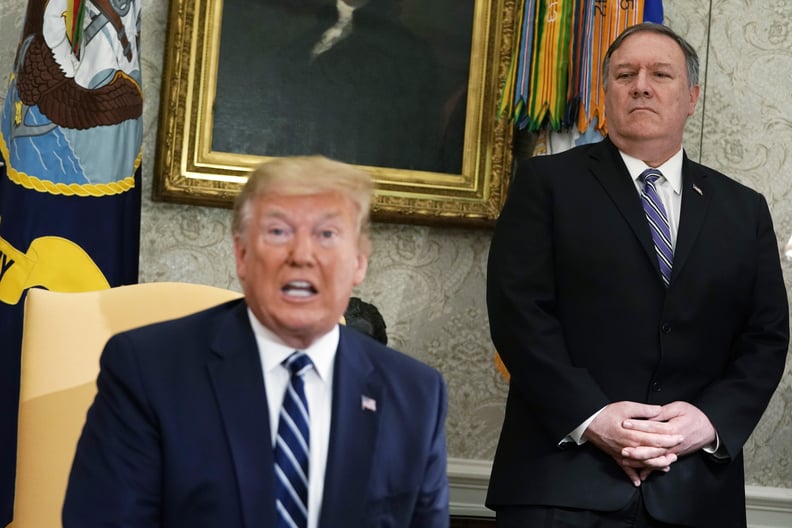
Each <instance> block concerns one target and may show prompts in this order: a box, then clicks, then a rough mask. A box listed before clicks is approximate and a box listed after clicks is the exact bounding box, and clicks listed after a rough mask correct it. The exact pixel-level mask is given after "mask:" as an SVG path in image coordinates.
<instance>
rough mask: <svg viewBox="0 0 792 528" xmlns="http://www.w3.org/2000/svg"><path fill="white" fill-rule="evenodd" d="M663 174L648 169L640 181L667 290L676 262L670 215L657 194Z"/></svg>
mask: <svg viewBox="0 0 792 528" xmlns="http://www.w3.org/2000/svg"><path fill="white" fill-rule="evenodd" d="M661 176H663V173H662V172H660V171H659V170H657V169H651V168H650V169H646V170H645V171H643V172H642V173H641V175H640V176H639V177H638V179H639V180H640V181H641V182H642V183H643V192H642V193H641V203H642V204H643V209H644V213H646V219H647V220H648V221H649V230H650V231H651V233H652V241H653V242H654V247H655V253H657V262H658V264H660V275H661V276H662V279H663V284H665V286H666V288H667V287H668V286H669V284H671V265H672V263H673V262H674V247H673V245H672V244H671V226H670V224H669V223H668V215H667V214H666V209H665V207H663V201H662V200H661V199H660V196H659V195H658V194H657V189H656V188H655V183H656V182H657V180H658V178H660V177H661Z"/></svg>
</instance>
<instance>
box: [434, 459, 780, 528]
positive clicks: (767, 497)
mask: <svg viewBox="0 0 792 528" xmlns="http://www.w3.org/2000/svg"><path fill="white" fill-rule="evenodd" d="M491 468H492V463H491V462H489V461H487V460H472V459H465V458H449V459H448V481H449V485H450V488H451V489H450V508H451V514H452V515H459V516H467V517H494V516H495V514H494V513H493V512H492V510H489V509H487V508H486V507H485V506H484V498H485V497H486V495H487V485H488V483H489V475H490V469H491ZM745 504H746V509H747V512H748V526H749V527H750V528H785V527H789V526H792V489H789V488H770V487H764V486H746V487H745Z"/></svg>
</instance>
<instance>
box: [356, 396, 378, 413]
mask: <svg viewBox="0 0 792 528" xmlns="http://www.w3.org/2000/svg"><path fill="white" fill-rule="evenodd" d="M360 409H361V410H363V411H371V412H377V400H375V399H374V398H372V397H371V396H366V395H365V394H364V395H362V396H361V397H360Z"/></svg>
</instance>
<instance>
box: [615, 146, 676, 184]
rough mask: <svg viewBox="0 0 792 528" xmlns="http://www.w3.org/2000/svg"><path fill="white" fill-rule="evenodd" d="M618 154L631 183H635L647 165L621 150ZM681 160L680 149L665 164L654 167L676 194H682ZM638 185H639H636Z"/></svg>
mask: <svg viewBox="0 0 792 528" xmlns="http://www.w3.org/2000/svg"><path fill="white" fill-rule="evenodd" d="M619 154H621V157H622V159H623V160H624V164H625V165H626V166H627V170H628V171H629V172H630V176H631V177H632V179H633V181H637V180H638V177H639V176H640V175H641V173H642V172H643V171H645V170H646V169H648V168H649V165H647V164H646V163H644V162H643V161H641V160H639V159H638V158H633V157H632V156H630V155H628V154H625V153H624V152H622V151H621V150H620V151H619ZM683 158H684V150H683V149H682V148H680V149H679V150H678V151H677V153H676V154H674V155H673V156H671V157H670V158H668V160H666V162H665V163H663V164H662V165H660V166H659V167H654V168H656V169H657V170H659V171H660V172H662V173H663V178H665V180H666V181H667V182H668V183H669V184H671V188H672V189H674V192H675V193H676V194H680V193H681V192H682V160H683ZM638 185H640V183H638Z"/></svg>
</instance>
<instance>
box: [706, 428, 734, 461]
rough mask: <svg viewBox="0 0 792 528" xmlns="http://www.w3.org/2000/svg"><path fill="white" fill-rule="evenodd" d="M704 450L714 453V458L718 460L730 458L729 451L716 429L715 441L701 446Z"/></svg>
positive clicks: (710, 453)
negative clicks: (722, 443)
mask: <svg viewBox="0 0 792 528" xmlns="http://www.w3.org/2000/svg"><path fill="white" fill-rule="evenodd" d="M701 450H702V451H704V452H705V453H707V454H708V455H712V456H713V457H714V458H717V459H718V460H725V459H727V458H729V453H728V451H726V448H725V447H724V446H723V445H721V441H720V436H719V435H718V432H717V431H715V441H714V442H712V443H711V444H710V445H706V446H704V447H702V448H701Z"/></svg>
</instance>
